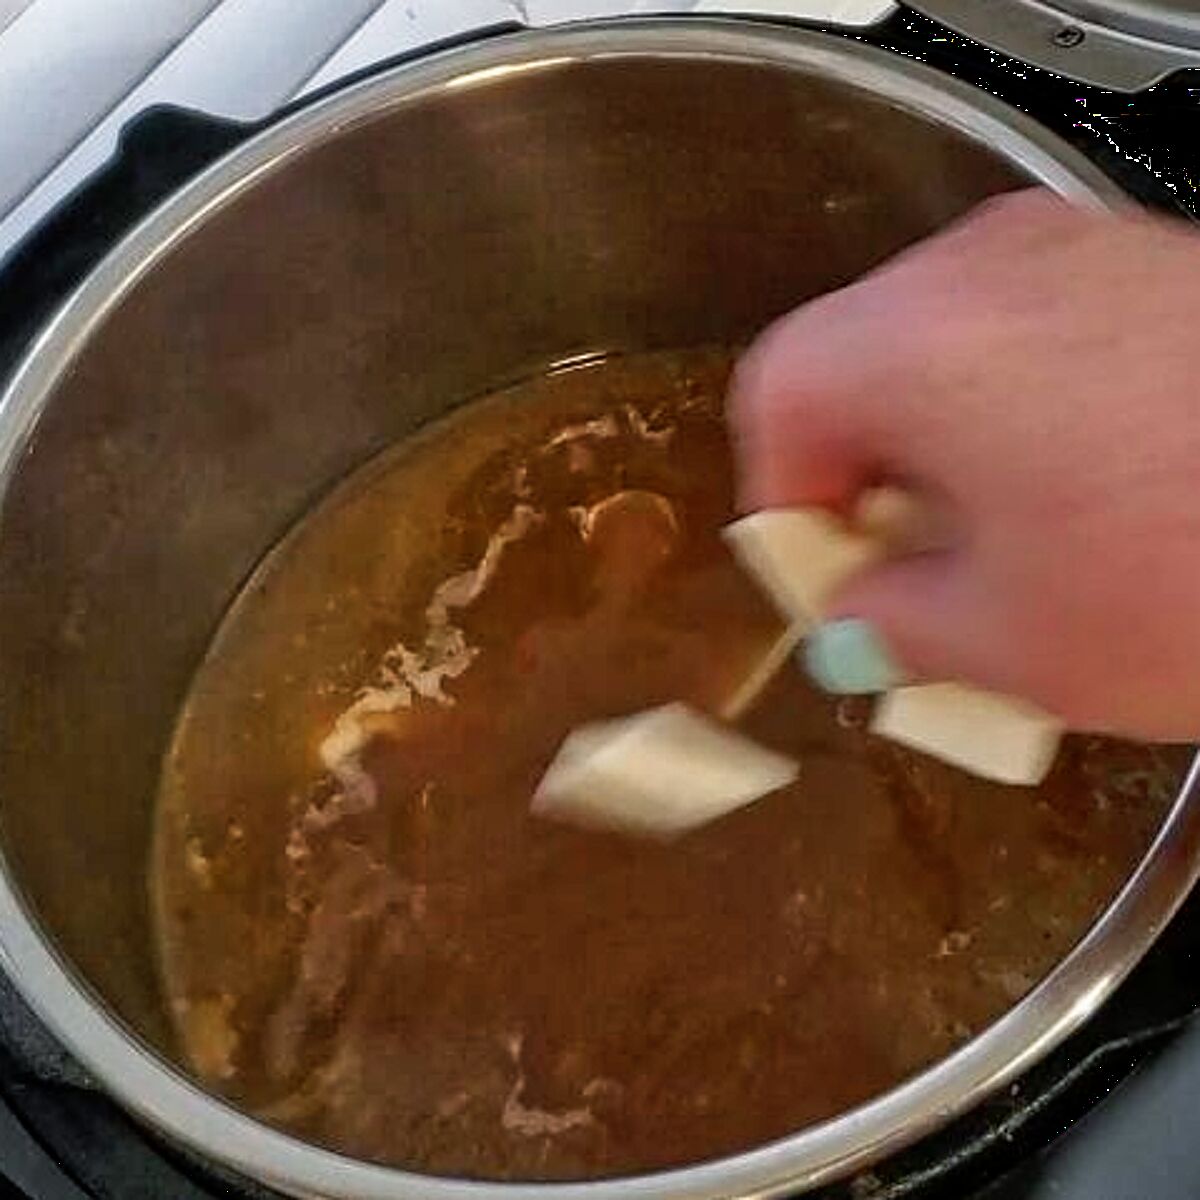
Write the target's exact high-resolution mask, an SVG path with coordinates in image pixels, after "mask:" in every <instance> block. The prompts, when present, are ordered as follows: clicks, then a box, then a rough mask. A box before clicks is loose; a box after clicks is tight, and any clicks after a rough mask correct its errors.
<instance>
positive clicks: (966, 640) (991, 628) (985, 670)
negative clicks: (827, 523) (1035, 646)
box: [809, 549, 1035, 698]
mask: <svg viewBox="0 0 1200 1200" xmlns="http://www.w3.org/2000/svg"><path fill="white" fill-rule="evenodd" d="M826 628H827V629H829V630H832V631H833V632H832V634H829V633H822V634H820V635H818V638H817V641H816V644H815V646H814V648H813V650H812V652H811V653H810V655H809V664H810V667H811V666H814V665H815V666H816V668H817V670H816V675H817V678H818V682H820V683H822V684H823V685H825V686H826V687H829V688H830V690H835V691H850V690H861V691H880V690H885V689H886V688H888V687H892V686H895V685H896V683H898V682H901V681H902V680H908V681H910V682H915V681H920V680H962V681H964V682H968V683H973V684H976V685H978V686H980V687H985V688H989V689H992V690H995V691H1000V692H1017V693H1018V694H1026V695H1028V694H1029V692H1028V685H1029V680H1028V679H1026V678H1025V677H1024V676H1023V675H1022V674H1021V672H1022V662H1023V659H1024V657H1025V656H1024V655H1022V654H1021V647H1019V646H1013V645H1012V644H1011V642H1012V641H1013V639H1014V637H1016V636H1017V635H1016V631H1015V630H1013V629H1011V628H1006V627H1005V624H1004V622H1003V621H1002V620H1001V619H998V616H997V609H996V606H995V605H994V604H993V603H991V602H990V600H989V596H988V594H987V592H986V590H985V589H983V588H982V587H981V586H980V584H979V582H978V576H977V572H976V571H975V567H974V564H973V562H972V559H971V555H970V551H969V550H965V549H956V550H949V551H939V552H936V553H929V554H917V555H911V556H908V557H905V558H896V559H890V560H888V561H886V562H884V563H882V564H880V565H879V566H877V567H874V568H872V569H871V570H869V571H866V572H864V573H863V574H862V575H861V576H859V577H857V578H855V579H853V580H852V581H850V583H848V584H847V585H846V587H845V588H844V589H843V590H842V591H841V592H840V593H839V595H838V597H837V600H836V603H835V605H834V607H833V609H832V611H831V614H830V620H829V623H828V624H827V626H826ZM868 631H869V632H868ZM843 653H845V655H846V658H847V661H846V663H845V664H842V663H840V662H838V661H832V662H831V661H830V655H831V654H832V655H833V657H834V659H835V660H836V658H837V656H839V655H841V654H843ZM864 662H865V663H866V664H867V665H866V666H864V665H863V663H864ZM872 672H874V674H872ZM841 679H845V680H847V681H853V682H856V683H857V684H859V685H860V686H858V687H856V688H851V687H848V686H840V685H839V680H841ZM1031 698H1035V697H1031Z"/></svg>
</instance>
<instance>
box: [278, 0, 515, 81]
mask: <svg viewBox="0 0 1200 1200" xmlns="http://www.w3.org/2000/svg"><path fill="white" fill-rule="evenodd" d="M513 19H514V17H513V8H512V5H511V4H506V3H505V2H504V0H456V2H454V3H450V2H449V0H441V3H431V4H429V3H427V4H414V3H413V2H412V0H386V2H385V3H384V4H383V5H382V6H381V7H380V8H379V9H377V10H376V11H375V13H374V14H373V15H372V16H371V17H370V18H369V19H368V20H366V21H364V22H363V24H362V26H361V27H360V28H359V29H358V30H357V31H356V32H355V33H354V34H353V36H351V37H350V38H349V39H348V40H347V41H346V42H345V43H344V44H343V45H342V46H341V47H340V48H339V49H338V50H336V51H335V52H334V54H333V55H331V56H330V58H329V59H328V60H326V62H325V64H324V65H323V66H322V67H321V69H320V70H319V71H317V73H316V74H315V75H313V76H312V78H311V79H309V80H307V81H306V83H305V84H304V87H303V88H302V89H301V93H302V94H303V93H305V92H310V91H312V90H313V89H314V88H319V87H324V86H325V85H326V84H327V83H333V82H335V81H336V80H338V79H341V78H342V77H343V76H345V75H349V74H351V73H352V72H354V71H358V70H361V69H362V68H363V67H369V66H370V65H371V64H372V63H376V62H380V61H382V60H383V59H386V58H392V57H394V56H395V55H397V54H406V53H408V52H410V51H412V50H418V49H420V48H421V47H422V46H428V45H429V44H431V43H433V42H440V41H444V40H445V39H447V38H451V37H456V36H458V35H460V34H464V33H469V32H470V31H471V30H473V29H486V28H488V27H489V26H494V25H502V24H506V23H509V22H511V21H512V20H513Z"/></svg>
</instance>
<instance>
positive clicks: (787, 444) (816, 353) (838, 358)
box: [729, 289, 898, 511]
mask: <svg viewBox="0 0 1200 1200" xmlns="http://www.w3.org/2000/svg"><path fill="white" fill-rule="evenodd" d="M870 300H871V297H870V296H863V295H861V294H860V293H859V292H858V291H857V290H856V289H846V291H844V292H841V293H837V294H835V295H833V296H829V297H826V298H824V299H822V300H819V301H816V302H814V303H813V304H810V305H808V306H806V307H805V308H803V309H800V310H798V311H797V312H794V313H792V314H790V315H789V316H787V317H784V318H783V319H782V320H780V321H778V322H777V323H776V324H775V325H774V326H772V327H771V328H770V329H768V330H767V332H766V333H764V334H763V335H762V336H761V337H760V338H759V339H758V340H757V341H756V342H755V343H754V345H753V346H752V347H751V348H750V350H749V351H748V352H747V353H746V355H745V356H744V357H743V358H742V360H741V362H740V363H739V365H738V368H737V371H736V372H735V375H734V380H733V385H732V387H731V389H730V397H729V423H730V429H731V431H732V434H733V438H734V443H735V449H736V457H737V464H738V468H739V503H740V505H741V506H742V508H743V509H744V510H746V511H754V510H757V509H761V508H784V507H794V506H802V505H821V506H823V507H826V508H831V509H835V510H837V509H841V510H845V509H848V508H849V507H850V505H851V503H852V502H853V500H854V498H855V497H856V496H857V495H858V493H859V492H860V491H861V490H862V489H863V488H864V487H865V486H866V485H868V484H869V483H872V482H874V481H875V480H876V479H878V478H880V477H881V476H882V475H883V474H884V472H885V470H886V464H887V462H888V460H889V458H890V457H892V456H894V455H895V454H896V452H897V450H898V440H897V439H896V438H894V437H889V436H888V431H889V429H891V428H894V427H896V425H897V424H898V422H897V420H896V414H891V416H890V419H888V420H885V419H883V414H882V412H881V409H882V408H883V407H884V404H885V401H884V399H883V397H884V396H886V395H887V394H888V393H887V388H886V386H885V384H884V382H883V380H882V379H880V378H879V373H880V371H882V370H886V368H887V363H888V357H889V351H890V346H889V344H888V343H889V342H890V341H891V340H892V335H891V334H888V333H884V334H882V335H881V334H880V332H879V331H878V329H877V328H875V327H874V325H875V323H874V322H873V321H872V320H871V317H870V312H869V310H870V309H871V308H872V307H873V305H871V303H870ZM881 341H882V344H881ZM889 398H890V397H889Z"/></svg>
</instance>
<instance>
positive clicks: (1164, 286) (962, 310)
mask: <svg viewBox="0 0 1200 1200" xmlns="http://www.w3.org/2000/svg"><path fill="white" fill-rule="evenodd" d="M730 412H731V421H732V425H733V430H734V435H735V444H736V447H737V454H738V461H739V469H740V472H741V480H742V499H743V503H744V505H745V507H746V508H747V509H748V510H751V509H759V508H766V507H785V506H791V505H806V504H821V505H826V506H830V507H833V508H840V509H848V508H849V507H850V506H851V505H852V503H853V500H854V498H855V497H856V496H857V495H858V493H859V492H860V491H861V490H862V489H863V487H864V486H866V485H868V484H870V483H873V482H876V481H879V480H881V479H882V480H890V481H898V482H901V483H903V484H904V485H905V486H906V487H908V488H911V489H914V490H915V491H917V492H918V493H920V494H921V495H922V496H924V497H926V498H927V499H928V500H929V501H930V502H932V503H934V504H936V505H937V506H938V507H939V508H940V509H941V510H942V511H943V512H944V514H946V515H947V516H949V518H950V519H951V524H952V527H953V529H954V531H955V532H954V534H953V536H952V537H951V538H950V540H949V544H948V545H947V547H946V548H945V549H939V550H938V551H936V552H933V553H926V554H921V555H917V556H913V557H909V558H905V559H901V560H896V561H893V562H890V563H888V564H885V565H883V566H881V567H878V568H876V569H873V570H871V571H869V572H868V573H866V574H865V575H863V576H862V577H860V578H858V579H856V580H854V581H853V582H852V583H851V584H849V585H848V586H847V587H846V588H845V589H844V590H843V591H842V592H841V594H840V595H839V596H838V598H837V603H836V605H835V613H834V615H835V616H843V617H856V618H861V619H865V620H867V621H869V622H871V623H872V625H873V626H874V627H875V629H876V630H877V631H878V633H879V634H880V635H881V636H882V638H883V640H884V642H885V643H886V645H887V646H888V648H889V649H890V650H891V651H892V652H893V654H894V656H895V657H896V658H897V659H898V660H899V661H900V663H901V664H903V666H904V668H905V670H906V672H909V673H911V675H913V676H914V677H917V678H933V679H946V678H957V679H962V680H965V681H968V682H971V683H976V684H979V685H981V686H984V687H988V688H992V689H995V690H999V691H1003V692H1008V693H1012V694H1015V695H1019V696H1023V697H1025V698H1027V699H1029V700H1032V701H1035V702H1036V703H1038V704H1040V705H1042V706H1043V707H1045V708H1047V709H1048V710H1050V711H1052V712H1054V713H1056V714H1057V715H1059V716H1060V717H1062V718H1063V719H1064V720H1065V721H1066V722H1067V723H1068V724H1069V725H1071V726H1072V727H1075V728H1080V729H1089V730H1103V731H1108V732H1115V733H1121V734H1126V735H1130V736H1136V737H1142V738H1148V739H1154V740H1188V739H1192V738H1196V737H1200V234H1197V233H1196V232H1194V231H1193V230H1192V229H1190V228H1189V227H1187V226H1186V225H1185V224H1184V223H1183V222H1175V221H1170V220H1168V219H1165V218H1159V217H1150V216H1147V215H1145V214H1142V213H1137V214H1134V213H1125V214H1122V215H1119V216H1111V215H1109V216H1101V215H1095V214H1091V213H1085V212H1082V211H1079V210H1076V209H1074V208H1072V207H1070V206H1068V205H1067V204H1065V203H1063V202H1061V201H1059V200H1057V199H1055V198H1053V197H1051V196H1049V195H1048V194H1046V193H1043V192H1040V191H1030V192H1023V193H1018V194H1016V195H1013V196H1008V197H1003V198H1001V199H998V200H995V201H991V202H989V203H988V204H986V205H984V206H983V207H982V208H981V209H979V210H977V211H976V212H974V213H972V214H971V215H970V216H968V217H967V218H966V219H965V220H964V221H962V222H960V223H959V224H957V225H955V226H954V227H953V228H951V229H949V230H947V231H946V232H944V233H942V234H940V235H938V236H936V237H934V238H933V239H931V240H930V241H928V242H925V243H924V244H922V245H920V246H917V247H914V248H913V249H911V250H909V251H907V252H905V253H904V254H902V255H900V256H899V257H898V258H896V259H894V260H893V261H892V262H890V263H888V264H886V265H885V266H884V267H883V268H881V269H879V270H877V271H875V272H874V273H872V274H871V275H869V276H867V277H865V278H864V279H862V280H861V281H859V282H858V283H855V284H854V285H852V286H850V287H847V288H845V289H843V290H841V291H839V292H836V293H833V294H831V295H828V296H825V297H823V298H821V299H819V300H817V301H815V302H813V303H810V304H808V305H805V306H804V307H802V308H800V309H798V310H797V311H795V312H793V313H791V314H789V315H788V316H786V317H784V318H782V319H781V320H780V321H778V322H776V324H775V325H773V326H772V327H771V328H770V329H769V330H767V332H766V333H764V334H763V335H762V337H761V338H759V339H758V341H757V342H756V343H755V345H754V346H753V347H752V348H751V349H750V351H749V352H748V353H747V355H746V356H745V358H744V359H743V361H742V363H741V364H740V366H739V368H738V371H737V373H736V376H735V381H734V386H733V389H732V393H731V399H730Z"/></svg>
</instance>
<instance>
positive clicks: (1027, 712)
mask: <svg viewBox="0 0 1200 1200" xmlns="http://www.w3.org/2000/svg"><path fill="white" fill-rule="evenodd" d="M871 731H872V733H876V734H878V735H879V736H880V737H885V738H888V739H889V740H891V741H893V742H898V743H899V744H901V745H903V746H907V747H908V748H909V749H912V750H917V751H919V752H921V753H923V754H928V755H931V756H932V757H934V758H938V759H941V760H942V761H943V762H947V763H950V764H951V765H953V766H956V767H960V768H962V769H963V770H965V771H970V772H971V773H972V774H973V775H979V776H981V777H982V778H984V779H992V780H995V781H996V782H998V783H1007V784H1015V785H1021V786H1025V787H1033V786H1035V785H1036V784H1039V783H1041V782H1042V780H1043V779H1045V777H1046V774H1047V772H1048V771H1049V770H1050V767H1051V766H1052V765H1053V763H1054V756H1055V755H1056V754H1057V752H1058V746H1059V742H1060V741H1061V739H1062V733H1063V727H1062V724H1061V722H1059V721H1058V720H1057V719H1056V718H1055V717H1052V716H1051V715H1050V714H1049V713H1046V712H1043V711H1042V710H1041V709H1040V708H1037V707H1035V706H1034V705H1032V704H1028V703H1026V702H1025V701H1023V700H1016V699H1013V698H1011V697H1008V696H1001V695H997V694H996V693H994V692H987V691H983V690H981V689H979V688H974V687H968V686H967V685H965V684H961V683H926V684H917V685H914V686H912V687H901V688H896V689H895V690H894V691H891V692H888V693H887V694H886V695H885V696H883V697H881V698H880V700H879V702H878V703H877V704H876V706H875V713H874V716H873V718H872V720H871Z"/></svg>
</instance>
